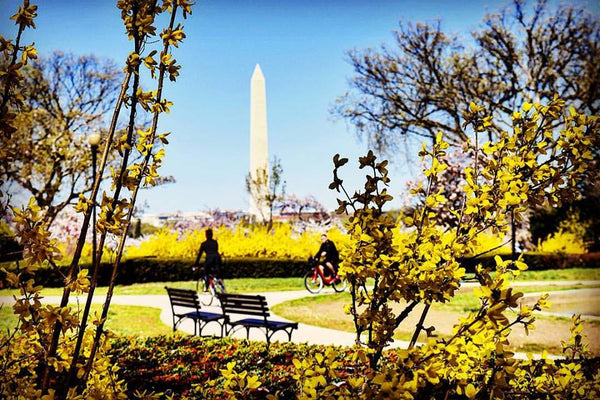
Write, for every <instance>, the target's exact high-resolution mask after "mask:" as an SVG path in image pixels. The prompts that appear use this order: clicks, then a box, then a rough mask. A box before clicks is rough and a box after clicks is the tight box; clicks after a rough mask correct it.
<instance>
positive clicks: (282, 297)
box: [0, 290, 408, 347]
mask: <svg viewBox="0 0 600 400" xmlns="http://www.w3.org/2000/svg"><path fill="white" fill-rule="evenodd" d="M322 293H328V292H327V291H325V290H324V291H323V292H322ZM331 293H333V291H331ZM262 294H263V295H264V296H265V297H266V299H267V303H268V304H269V307H272V306H274V305H275V304H278V303H281V302H284V301H289V300H294V299H298V298H301V297H306V296H310V294H309V293H308V292H307V291H306V290H296V291H286V292H267V293H262ZM77 300H79V301H80V302H81V303H83V302H85V297H81V298H79V299H77V297H75V296H73V298H72V299H71V302H72V303H76V301H77ZM104 300H105V296H95V297H94V303H99V304H102V303H104ZM12 301H13V299H12V298H9V297H0V304H2V303H4V304H11V303H12ZM43 301H44V302H47V303H51V304H57V303H60V297H58V296H47V297H44V300H43ZM111 304H119V305H133V306H146V307H154V308H159V309H161V313H160V319H161V321H163V322H164V323H165V324H166V325H167V326H173V313H172V311H171V306H170V304H169V298H168V296H167V294H166V292H165V294H164V295H128V296H113V298H112V301H111ZM202 309H203V310H205V311H209V312H217V313H220V312H221V309H220V308H219V307H218V306H216V305H214V303H213V305H212V306H202ZM271 318H273V319H277V320H281V321H286V319H285V318H282V317H280V316H278V315H274V314H272V316H271ZM178 330H180V331H183V332H187V333H190V334H193V333H194V323H193V321H191V320H189V319H185V320H183V321H182V323H181V324H180V325H179V326H178ZM202 334H203V335H220V327H219V325H218V324H216V323H210V324H208V325H207V326H206V327H205V328H204V330H203V331H202ZM233 337H237V338H245V337H246V330H245V329H242V330H239V331H236V332H235V333H234V334H233ZM355 337H356V335H355V334H353V333H351V332H343V331H338V330H335V329H328V328H321V327H318V326H313V325H307V324H302V323H300V324H298V329H297V330H295V331H294V333H293V334H292V341H293V342H295V343H310V344H323V345H341V346H352V345H353V344H354V341H355ZM250 340H265V334H264V333H263V332H262V331H260V330H258V329H251V330H250ZM277 340H281V341H287V334H286V333H285V332H277V333H275V335H274V336H273V341H277ZM394 346H404V347H406V346H408V342H403V341H397V342H396V343H394Z"/></svg>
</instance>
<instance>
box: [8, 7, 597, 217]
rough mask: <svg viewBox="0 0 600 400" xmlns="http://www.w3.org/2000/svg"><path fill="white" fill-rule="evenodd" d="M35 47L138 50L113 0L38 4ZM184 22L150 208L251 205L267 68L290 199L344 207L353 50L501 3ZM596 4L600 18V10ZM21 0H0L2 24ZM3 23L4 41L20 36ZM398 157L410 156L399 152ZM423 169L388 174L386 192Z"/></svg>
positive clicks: (227, 14) (241, 14) (116, 52)
mask: <svg viewBox="0 0 600 400" xmlns="http://www.w3.org/2000/svg"><path fill="white" fill-rule="evenodd" d="M32 3H34V4H38V6H39V8H38V15H39V17H38V18H37V19H36V25H37V29H36V30H35V31H29V32H28V33H27V35H26V37H25V41H26V42H32V41H34V42H35V44H36V47H37V48H38V50H39V52H40V54H41V55H44V54H48V53H49V52H51V51H53V50H62V51H66V52H73V53H75V54H90V53H93V54H95V55H97V56H100V57H109V58H112V59H114V60H115V61H116V63H117V65H122V64H123V61H124V60H125V57H126V55H127V54H128V53H129V51H130V49H131V43H130V42H129V41H128V40H127V38H126V36H125V35H124V33H123V32H124V28H123V25H122V22H121V19H120V13H119V11H118V10H117V8H116V7H115V3H116V1H107V0H85V1H76V0H72V1H60V0H40V1H37V2H35V1H33V0H32ZM197 3H198V4H197V5H196V7H195V8H194V11H193V15H191V16H190V17H188V19H187V20H186V21H185V22H184V25H185V32H186V34H187V39H186V41H185V42H184V43H183V45H182V46H180V49H176V50H175V52H174V56H175V58H176V59H177V60H178V61H179V63H180V64H181V65H182V69H181V76H180V78H179V79H178V80H177V82H176V83H175V84H174V85H168V86H167V88H166V92H165V96H166V97H167V98H169V99H170V100H172V101H173V102H174V103H175V104H174V107H173V108H172V111H171V113H170V114H169V115H168V116H167V117H166V118H164V119H163V120H162V121H161V123H160V130H161V131H171V132H172V135H171V136H170V141H171V143H170V144H169V146H168V147H167V149H166V154H167V155H166V160H165V163H164V167H163V169H162V173H163V174H166V175H173V176H174V177H175V178H176V179H177V182H176V183H174V184H170V185H166V186H163V187H159V188H154V189H152V190H147V191H144V193H143V194H142V196H141V199H140V200H141V201H143V202H144V201H145V202H147V203H148V205H149V208H148V209H147V212H152V213H162V212H175V211H197V210H207V209H214V208H220V209H222V210H225V209H229V210H245V209H246V208H247V206H248V196H247V194H246V191H245V184H244V177H245V176H246V174H247V173H248V168H249V151H248V146H249V129H250V126H249V125H250V104H249V103H250V77H251V75H252V71H253V69H254V66H255V64H256V63H259V64H260V66H261V68H262V70H263V73H264V75H265V79H266V89H267V118H268V131H269V132H268V135H269V153H270V157H269V158H272V156H273V155H276V156H277V157H278V158H279V159H280V160H281V164H282V166H283V170H284V179H285V180H286V182H287V189H286V191H287V193H294V194H296V195H298V196H300V197H304V196H306V195H314V196H315V197H316V198H317V199H318V200H319V201H321V202H322V203H323V204H324V205H325V206H326V207H328V208H334V207H335V206H336V200H335V199H336V194H337V193H335V192H332V191H331V190H329V189H328V185H329V183H330V181H331V176H332V173H331V170H332V161H331V159H332V157H333V155H334V154H335V153H340V154H341V155H342V156H345V157H348V158H350V161H351V162H350V166H349V167H348V166H347V167H346V169H345V170H344V172H343V176H342V178H343V179H344V177H345V178H346V179H345V182H346V183H347V184H348V189H349V191H354V190H355V189H359V188H360V187H361V186H362V183H363V180H362V178H361V176H360V174H359V173H358V169H357V168H356V165H357V161H356V160H357V158H358V157H359V156H360V155H363V154H364V153H365V152H366V151H367V146H366V143H363V142H360V141H359V140H358V139H357V137H356V135H355V134H354V132H353V129H352V127H350V126H347V124H346V123H345V122H344V121H340V120H337V121H334V120H333V118H332V116H331V115H330V113H329V109H330V106H331V104H332V103H333V102H334V101H335V99H336V98H337V97H338V96H340V95H342V94H343V93H344V92H345V91H346V90H347V89H348V80H349V79H350V78H351V77H352V69H351V67H350V65H349V64H348V63H347V62H346V60H345V52H346V51H347V50H349V49H351V48H365V47H369V46H371V47H377V46H378V45H380V44H381V43H384V42H391V39H392V33H391V32H392V31H393V30H394V29H395V28H396V27H397V25H398V21H400V20H403V21H434V20H436V19H441V20H442V23H443V27H444V28H445V29H448V30H450V31H454V32H457V33H459V34H462V35H464V36H468V33H469V32H470V31H471V30H473V29H474V28H476V27H477V26H478V24H479V22H480V21H481V18H482V16H483V15H484V14H485V13H486V12H487V11H494V10H496V9H497V8H498V7H499V6H500V5H502V4H506V2H497V1H485V0H484V1H474V0H463V1H460V2H454V1H444V0H436V1H425V0H421V1H413V0H410V1H408V0H406V1H401V0H398V1H390V0H373V1H341V0H339V1H338V0H331V1H325V0H323V1H310V0H307V1H289V0H287V1H286V0H279V1H271V0H268V1H267V0H265V1H241V0H238V1H229V0H221V1H216V0H210V1H198V2H197ZM590 3H591V4H594V8H595V10H596V11H597V9H598V5H597V3H594V2H590ZM16 4H17V2H16V1H7V0H0V18H1V19H0V20H1V21H5V22H6V21H7V18H8V17H9V16H10V15H12V13H14V10H15V9H16ZM5 22H3V24H2V28H0V32H1V33H2V34H5V35H6V34H8V35H9V36H10V37H13V36H14V30H13V29H12V26H13V25H8V24H6V23H5ZM398 160H402V159H401V158H400V157H399V158H398ZM415 172H416V169H415V168H414V167H412V168H408V167H407V166H406V165H404V163H403V162H398V163H395V164H393V165H392V167H391V179H392V182H391V185H390V193H391V194H392V195H394V196H396V194H398V193H400V192H402V191H403V189H404V181H405V180H406V179H407V178H408V179H410V178H411V175H412V174H413V173H415Z"/></svg>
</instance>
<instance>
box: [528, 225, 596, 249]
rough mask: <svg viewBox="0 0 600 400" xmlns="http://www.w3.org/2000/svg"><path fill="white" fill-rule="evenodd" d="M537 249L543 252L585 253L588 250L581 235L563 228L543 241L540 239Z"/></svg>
mask: <svg viewBox="0 0 600 400" xmlns="http://www.w3.org/2000/svg"><path fill="white" fill-rule="evenodd" d="M537 249H538V251H541V252H543V253H551V254H553V253H559V254H584V253H585V252H586V248H585V244H584V243H583V238H582V237H581V236H579V235H577V234H576V233H573V232H567V231H563V230H562V229H560V230H559V231H558V232H556V233H553V234H551V235H549V236H548V237H547V238H546V240H544V241H543V242H542V241H540V242H539V243H538V246H537Z"/></svg>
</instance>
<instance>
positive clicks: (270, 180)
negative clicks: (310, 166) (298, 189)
mask: <svg viewBox="0 0 600 400" xmlns="http://www.w3.org/2000/svg"><path fill="white" fill-rule="evenodd" d="M270 172H271V173H270V174H269V171H267V169H265V168H259V169H258V170H257V171H256V174H255V175H254V176H253V175H252V174H251V173H248V175H246V191H247V192H248V194H250V195H251V196H253V197H254V198H255V199H256V202H257V206H258V207H257V208H258V209H259V210H261V209H262V206H266V208H267V210H268V213H269V215H262V218H263V220H264V221H266V222H267V224H268V226H269V229H270V227H271V226H272V225H273V210H274V209H275V205H276V203H277V202H278V201H281V200H282V199H283V198H284V195H285V181H284V180H283V167H282V166H281V160H280V159H279V158H277V157H276V156H274V157H273V161H272V163H271V171H270Z"/></svg>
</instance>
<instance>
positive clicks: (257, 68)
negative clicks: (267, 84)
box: [252, 63, 264, 79]
mask: <svg viewBox="0 0 600 400" xmlns="http://www.w3.org/2000/svg"><path fill="white" fill-rule="evenodd" d="M255 77H256V78H263V79H264V75H263V73H262V69H260V65H259V64H258V63H256V66H255V67H254V72H253V73H252V79H254V78H255Z"/></svg>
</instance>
